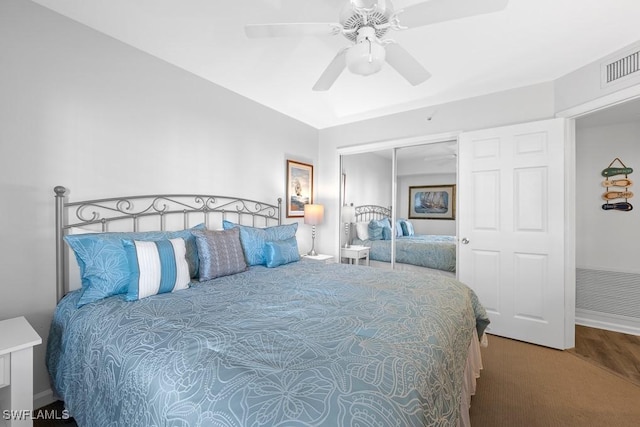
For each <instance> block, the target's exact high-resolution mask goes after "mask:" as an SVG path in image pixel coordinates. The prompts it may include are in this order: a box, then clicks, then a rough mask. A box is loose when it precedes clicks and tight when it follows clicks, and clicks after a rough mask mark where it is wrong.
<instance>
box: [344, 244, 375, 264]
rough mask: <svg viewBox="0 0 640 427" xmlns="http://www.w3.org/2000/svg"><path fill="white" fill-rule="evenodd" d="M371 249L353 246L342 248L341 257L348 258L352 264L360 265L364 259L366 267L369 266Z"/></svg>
mask: <svg viewBox="0 0 640 427" xmlns="http://www.w3.org/2000/svg"><path fill="white" fill-rule="evenodd" d="M369 249H370V248H369V247H368V246H358V245H351V246H349V247H348V248H340V256H341V257H342V258H347V259H348V260H349V263H350V264H360V260H361V259H362V258H364V260H365V263H366V265H369Z"/></svg>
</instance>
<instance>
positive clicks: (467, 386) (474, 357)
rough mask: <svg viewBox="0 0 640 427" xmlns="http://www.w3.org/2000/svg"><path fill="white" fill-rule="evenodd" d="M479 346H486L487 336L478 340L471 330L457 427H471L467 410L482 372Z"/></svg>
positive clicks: (476, 334) (483, 335)
mask: <svg viewBox="0 0 640 427" xmlns="http://www.w3.org/2000/svg"><path fill="white" fill-rule="evenodd" d="M480 345H482V346H483V347H486V346H487V336H486V335H485V334H482V340H478V333H477V332H476V330H475V329H474V330H473V338H472V339H471V344H469V354H468V355H467V364H466V366H465V368H464V379H463V383H462V395H461V396H460V417H459V418H458V427H471V418H470V417H469V409H470V408H471V396H473V395H474V394H476V379H478V378H480V371H481V370H482V355H481V354H480Z"/></svg>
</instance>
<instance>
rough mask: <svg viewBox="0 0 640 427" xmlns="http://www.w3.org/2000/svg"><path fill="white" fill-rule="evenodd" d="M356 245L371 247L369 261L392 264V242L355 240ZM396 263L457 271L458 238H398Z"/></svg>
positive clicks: (416, 236) (423, 236)
mask: <svg viewBox="0 0 640 427" xmlns="http://www.w3.org/2000/svg"><path fill="white" fill-rule="evenodd" d="M353 244H354V245H362V246H369V247H370V248H371V250H370V251H369V259H372V260H375V261H383V262H391V240H360V239H354V240H353ZM396 262H401V263H403V264H412V265H418V266H420V267H429V268H434V269H436V270H443V271H453V272H455V271H456V237H455V236H441V235H430V234H429V235H426V234H420V235H418V234H417V235H414V236H403V237H397V238H396Z"/></svg>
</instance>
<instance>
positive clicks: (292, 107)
mask: <svg viewBox="0 0 640 427" xmlns="http://www.w3.org/2000/svg"><path fill="white" fill-rule="evenodd" d="M33 1H34V2H36V3H38V4H41V5H43V6H46V7H48V8H50V9H53V10H55V11H57V12H59V13H61V14H63V15H65V16H68V17H70V18H72V19H74V20H76V21H79V22H81V23H83V24H86V25H88V26H89V27H91V28H94V29H96V30H98V31H101V32H103V33H105V34H108V35H110V36H112V37H114V38H116V39H118V40H121V41H123V42H124V43H127V44H129V45H131V46H134V47H136V48H138V49H140V50H143V51H145V52H148V53H150V54H152V55H154V56H156V57H158V58H161V59H163V60H165V61H167V62H169V63H172V64H175V65H176V66H178V67H181V68H183V69H185V70H188V71H190V72H192V73H194V74H196V75H198V76H200V77H202V78H205V79H207V80H210V81H212V82H213V83H215V84H218V85H220V86H223V87H225V88H227V89H230V90H232V91H234V92H236V93H239V94H241V95H243V96H245V97H247V98H250V99H252V100H254V101H256V102H258V103H261V104H264V105H266V106H268V107H271V108H273V109H275V110H278V111H280V112H282V113H284V114H286V115H288V116H291V117H293V118H295V119H298V120H300V121H302V122H305V123H308V124H309V125H311V126H313V127H316V128H318V129H322V128H326V127H330V126H335V125H339V124H343V123H349V122H352V121H357V120H362V119H366V118H371V117H377V116H381V115H386V114H390V113H394V112H400V111H405V110H410V109H414V108H418V107H423V106H429V105H435V104H439V103H442V102H448V101H452V100H455V99H462V98H467V97H470V96H478V95H482V94H486V93H490V92H495V91H500V90H506V89H510V88H514V87H519V86H524V85H530V84H535V83H540V82H546V81H551V80H554V79H556V78H558V77H561V76H563V75H565V74H567V73H569V72H571V71H573V70H575V69H577V68H580V67H581V66H584V65H586V64H588V63H590V62H593V61H595V60H598V59H600V58H602V57H604V56H606V55H608V54H609V53H611V52H613V51H615V50H618V49H620V48H623V47H625V46H627V45H629V44H631V43H633V42H636V41H637V40H638V39H639V36H640V33H639V32H638V22H639V21H640V0H510V2H509V5H508V6H507V8H506V9H505V10H504V11H501V12H498V13H494V14H488V15H482V16H476V17H470V18H464V19H460V20H456V21H450V22H446V23H440V24H435V25H430V26H425V27H418V28H413V29H409V30H406V31H399V32H395V31H393V32H391V31H390V32H389V33H388V34H387V35H386V36H385V38H392V39H394V40H396V41H397V42H399V43H400V44H401V45H402V46H403V47H404V48H405V49H406V50H407V51H409V52H410V53H411V54H412V55H413V56H414V57H416V58H417V60H418V61H419V62H420V63H421V64H422V65H424V66H425V67H426V68H427V69H428V70H429V71H430V72H431V74H432V75H433V77H432V78H431V79H429V80H428V81H426V82H425V83H423V84H421V85H419V86H415V87H414V86H411V85H409V84H408V83H407V82H406V81H405V80H403V79H402V78H401V77H400V76H399V75H398V74H397V73H396V72H395V71H394V70H393V69H391V68H390V67H389V66H385V67H383V69H382V71H380V72H379V73H377V74H374V75H371V76H368V77H362V76H356V75H352V74H350V73H349V72H348V71H345V72H343V73H342V75H341V76H340V77H339V78H338V80H337V82H336V83H335V84H334V85H333V87H332V88H331V89H330V90H329V91H328V92H313V91H312V90H311V87H312V86H313V85H314V83H315V82H316V80H317V79H318V77H319V76H320V74H321V73H322V71H323V70H324V69H325V67H326V66H327V65H328V64H329V62H330V61H331V60H332V59H333V57H334V56H335V54H336V52H337V51H338V50H339V49H341V48H343V47H346V46H348V45H349V42H348V40H347V39H345V38H344V37H342V36H340V35H338V36H327V37H303V38H269V39H248V38H247V37H246V36H245V33H244V25H245V24H248V23H280V22H338V18H339V12H340V10H341V8H342V6H343V5H344V3H345V1H346V0H252V1H237V0H236V1H233V0H228V1H224V2H223V1H221V0H179V1H178V0H109V1H106V0H33ZM421 1H422V0H395V1H394V2H393V3H394V6H395V8H396V9H399V8H402V7H406V6H408V5H411V4H414V3H419V2H421ZM452 1H453V0H452ZM401 23H402V22H401Z"/></svg>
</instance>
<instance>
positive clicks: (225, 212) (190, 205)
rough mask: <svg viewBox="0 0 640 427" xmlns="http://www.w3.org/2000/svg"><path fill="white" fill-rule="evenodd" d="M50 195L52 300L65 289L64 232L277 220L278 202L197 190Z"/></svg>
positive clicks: (64, 191) (258, 223)
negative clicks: (84, 197)
mask: <svg viewBox="0 0 640 427" xmlns="http://www.w3.org/2000/svg"><path fill="white" fill-rule="evenodd" d="M54 192H55V194H56V196H55V197H56V290H57V297H58V301H59V300H60V299H61V298H62V297H63V296H64V295H65V293H66V292H68V291H69V270H68V268H69V264H68V258H69V257H68V253H67V251H66V248H65V243H64V236H65V235H66V234H68V233H70V232H71V231H72V229H78V228H80V229H82V232H97V233H102V232H109V231H121V232H130V231H158V230H161V231H164V230H186V229H187V228H189V227H191V226H193V225H196V224H198V223H204V224H205V226H206V228H207V229H216V228H221V227H222V221H223V220H229V221H232V222H235V223H238V224H243V225H249V226H253V227H266V226H270V225H279V224H281V223H282V215H281V205H282V199H278V204H277V205H274V204H270V203H264V202H258V201H255V200H249V199H244V198H241V197H229V196H211V195H202V194H153V195H145V196H126V197H112V198H107V199H94V200H82V201H77V202H69V201H68V200H67V189H66V188H65V187H62V186H57V187H55V188H54Z"/></svg>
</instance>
